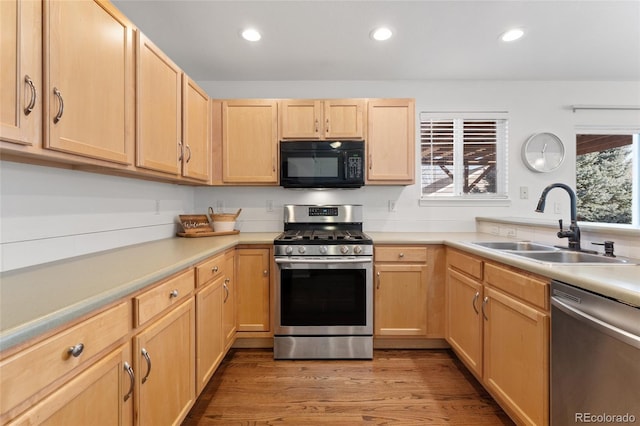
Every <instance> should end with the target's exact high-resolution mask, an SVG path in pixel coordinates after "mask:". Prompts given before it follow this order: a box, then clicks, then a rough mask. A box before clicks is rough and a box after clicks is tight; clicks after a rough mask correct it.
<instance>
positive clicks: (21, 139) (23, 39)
mask: <svg viewBox="0 0 640 426" xmlns="http://www.w3.org/2000/svg"><path fill="white" fill-rule="evenodd" d="M0 27H1V28H2V44H1V45H0V46H1V47H0V63H2V67H0V87H2V91H0V140H3V141H7V142H13V143H17V144H21V145H39V144H40V140H41V136H42V3H41V2H39V1H17V0H3V1H0Z"/></svg>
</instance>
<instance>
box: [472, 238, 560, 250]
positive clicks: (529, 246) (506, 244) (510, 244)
mask: <svg viewBox="0 0 640 426" xmlns="http://www.w3.org/2000/svg"><path fill="white" fill-rule="evenodd" d="M472 244H475V245H477V246H481V247H485V248H489V249H494V250H508V251H551V252H554V251H559V250H560V249H559V248H557V247H553V246H547V245H544V244H540V243H533V242H531V241H491V242H474V243H472Z"/></svg>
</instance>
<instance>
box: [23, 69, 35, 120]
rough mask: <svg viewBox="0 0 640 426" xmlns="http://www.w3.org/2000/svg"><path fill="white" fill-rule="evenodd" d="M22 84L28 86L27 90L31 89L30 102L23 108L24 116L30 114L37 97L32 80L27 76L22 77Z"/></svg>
mask: <svg viewBox="0 0 640 426" xmlns="http://www.w3.org/2000/svg"><path fill="white" fill-rule="evenodd" d="M24 82H25V83H27V84H28V85H29V89H31V100H30V101H29V105H27V106H26V107H25V108H24V115H29V114H31V111H33V108H34V107H35V106H36V98H37V97H38V92H37V91H36V86H35V85H34V84H33V80H31V77H29V76H28V75H25V76H24Z"/></svg>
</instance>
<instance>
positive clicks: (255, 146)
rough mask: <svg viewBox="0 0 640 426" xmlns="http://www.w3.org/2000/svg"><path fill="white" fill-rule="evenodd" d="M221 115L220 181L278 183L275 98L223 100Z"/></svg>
mask: <svg viewBox="0 0 640 426" xmlns="http://www.w3.org/2000/svg"><path fill="white" fill-rule="evenodd" d="M221 119H222V174H223V177H222V179H223V182H224V183H237V184H274V185H275V184H277V183H278V128H277V127H278V126H277V123H278V103H277V101H275V100H270V99H244V100H228V101H223V102H222V116H221Z"/></svg>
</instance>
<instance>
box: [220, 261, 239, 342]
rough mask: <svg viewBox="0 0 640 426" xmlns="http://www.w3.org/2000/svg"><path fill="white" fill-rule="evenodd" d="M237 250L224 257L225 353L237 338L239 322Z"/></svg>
mask: <svg viewBox="0 0 640 426" xmlns="http://www.w3.org/2000/svg"><path fill="white" fill-rule="evenodd" d="M235 261H236V257H235V250H231V251H228V252H227V253H225V255H224V272H225V279H224V283H223V286H222V287H223V289H224V299H223V306H222V335H223V341H224V348H225V351H226V350H227V349H229V348H230V347H231V345H232V344H233V342H234V341H235V338H236V331H237V330H238V325H237V324H238V321H237V318H236V299H237V293H238V292H237V285H236V279H235Z"/></svg>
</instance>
